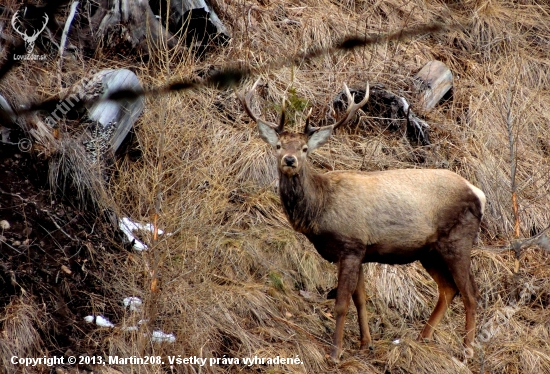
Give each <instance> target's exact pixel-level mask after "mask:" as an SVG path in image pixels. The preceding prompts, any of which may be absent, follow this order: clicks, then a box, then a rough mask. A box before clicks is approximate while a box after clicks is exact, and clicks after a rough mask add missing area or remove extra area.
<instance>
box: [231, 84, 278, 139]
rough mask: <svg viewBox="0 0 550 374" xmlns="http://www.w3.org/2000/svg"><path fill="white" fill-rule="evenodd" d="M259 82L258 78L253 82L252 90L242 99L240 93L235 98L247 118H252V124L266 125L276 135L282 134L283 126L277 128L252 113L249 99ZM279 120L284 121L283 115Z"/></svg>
mask: <svg viewBox="0 0 550 374" xmlns="http://www.w3.org/2000/svg"><path fill="white" fill-rule="evenodd" d="M260 80H261V78H258V79H257V80H256V82H254V84H253V85H252V88H251V89H250V91H248V93H247V94H246V95H245V96H244V97H243V96H242V93H240V92H239V93H237V98H238V99H239V100H240V102H241V104H242V106H243V108H244V110H245V111H246V114H248V116H249V117H250V118H252V120H253V121H254V122H256V123H258V122H260V121H261V122H263V123H265V124H267V125H268V126H270V127H273V128H274V129H275V130H276V131H277V132H278V133H279V132H282V130H283V125H284V124H279V126H277V125H276V124H275V123H273V122H268V121H266V120H264V119H263V118H260V117H258V116H256V115H255V114H254V112H252V109H251V105H250V98H251V97H252V94H253V93H254V89H255V88H256V86H257V85H258V83H260ZM283 113H284V106H283ZM281 119H282V120H283V121H284V114H281Z"/></svg>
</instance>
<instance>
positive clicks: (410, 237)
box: [238, 80, 486, 361]
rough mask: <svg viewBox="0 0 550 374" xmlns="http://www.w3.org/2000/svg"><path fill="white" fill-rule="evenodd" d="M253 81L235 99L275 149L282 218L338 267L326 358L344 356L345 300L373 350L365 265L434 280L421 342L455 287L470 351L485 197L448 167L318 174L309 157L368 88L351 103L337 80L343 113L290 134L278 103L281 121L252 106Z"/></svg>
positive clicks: (357, 105)
mask: <svg viewBox="0 0 550 374" xmlns="http://www.w3.org/2000/svg"><path fill="white" fill-rule="evenodd" d="M258 81H259V80H258ZM258 81H257V82H256V83H255V84H254V86H253V87H252V89H251V90H250V92H249V93H248V94H247V95H246V96H245V97H244V98H243V96H242V95H241V94H239V95H238V96H239V99H240V101H241V102H242V104H243V106H244V109H245V110H246V112H247V113H248V115H249V116H250V117H251V118H252V119H253V120H254V121H255V122H256V123H257V125H258V129H259V132H260V137H261V138H262V139H263V140H264V141H266V142H267V143H269V144H270V145H271V146H273V147H274V148H275V150H276V155H277V168H278V171H279V191H280V196H281V202H282V204H283V206H284V210H285V212H286V215H287V217H288V220H289V222H290V224H291V225H292V227H293V228H294V229H295V230H296V231H298V232H301V233H302V234H304V235H305V236H306V237H307V238H308V239H309V240H310V241H311V243H313V245H314V246H315V248H316V249H317V251H318V252H319V254H320V255H321V256H322V257H323V258H324V259H326V260H328V261H331V262H337V263H338V287H337V292H336V303H335V308H334V310H335V315H336V328H335V332H334V338H333V348H332V351H331V355H330V356H331V358H332V359H333V360H334V361H338V360H339V359H340V355H341V353H342V338H343V332H344V319H345V317H346V314H347V311H348V307H349V304H350V299H353V302H354V304H355V307H356V308H357V315H358V320H359V331H360V334H361V340H360V348H361V349H364V348H366V347H369V348H371V349H372V340H371V336H370V333H369V327H368V321H367V309H366V300H365V299H366V295H365V284H364V275H363V269H362V263H365V262H378V263H382V264H392V265H393V264H407V263H411V262H413V261H417V260H418V261H420V263H421V264H422V266H424V268H425V269H426V271H427V272H428V273H429V274H430V275H431V276H432V277H433V279H434V280H435V282H436V283H437V286H438V290H439V298H438V300H437V304H436V306H435V308H434V310H433V312H432V314H431V316H430V318H429V319H428V322H427V323H426V326H425V327H424V329H423V330H422V332H421V333H420V336H419V339H422V340H423V339H430V338H431V337H432V335H433V332H434V328H435V327H436V326H437V324H438V323H439V321H441V319H442V318H443V315H444V313H445V311H446V310H447V307H448V306H449V304H450V303H451V301H452V300H453V298H454V297H455V296H456V295H457V294H458V293H460V294H461V295H462V301H463V303H464V308H465V312H466V334H465V337H464V344H465V346H466V347H467V348H470V349H471V347H472V342H473V341H474V331H475V315H476V298H477V287H476V285H475V282H474V277H473V275H472V273H471V270H470V251H471V248H472V245H473V242H474V240H475V239H476V237H477V234H478V230H479V225H480V221H481V218H482V216H483V210H484V206H485V201H486V200H485V195H484V193H483V192H482V191H481V190H480V189H478V188H477V187H474V186H473V185H472V184H470V183H469V182H468V181H467V180H465V179H464V178H462V177H461V176H459V175H458V174H455V173H453V172H451V171H448V170H436V169H403V170H387V171H374V172H355V171H333V172H328V173H325V174H319V173H316V172H315V171H314V170H312V169H311V167H310V166H309V165H308V162H307V156H308V155H309V154H310V153H311V152H313V151H314V150H315V149H316V148H318V147H320V146H321V145H323V144H324V143H325V142H326V141H327V140H328V139H329V137H330V135H331V134H332V132H333V131H334V129H336V128H337V127H339V126H342V125H344V124H346V123H347V122H349V120H350V119H351V118H352V117H353V116H354V115H355V112H356V111H357V110H358V109H359V108H361V107H362V106H363V105H365V103H366V102H367V100H368V92H369V91H368V85H367V91H366V93H365V98H364V100H362V101H361V102H360V103H355V102H354V97H352V95H351V94H350V92H349V89H348V88H347V86H346V85H344V89H345V92H346V95H347V97H348V109H347V111H346V113H345V115H344V116H343V118H342V119H340V120H339V121H338V122H337V123H335V124H334V125H330V126H323V127H313V126H311V125H310V120H309V115H308V117H307V119H306V123H305V128H304V132H303V133H301V134H299V133H298V134H293V133H290V132H288V131H284V130H283V127H284V121H285V116H284V107H283V112H282V113H281V118H280V122H279V124H278V125H277V124H275V123H270V122H267V121H266V120H264V119H262V118H260V117H258V116H256V115H255V114H254V113H253V112H252V110H251V106H250V98H251V96H252V92H253V91H254V89H255V87H256V85H257V84H258ZM310 114H311V111H310Z"/></svg>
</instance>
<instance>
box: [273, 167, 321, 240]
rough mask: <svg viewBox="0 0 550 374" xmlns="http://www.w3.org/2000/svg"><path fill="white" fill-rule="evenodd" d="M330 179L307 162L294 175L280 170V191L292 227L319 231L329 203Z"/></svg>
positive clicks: (302, 230)
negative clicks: (322, 216) (320, 221)
mask: <svg viewBox="0 0 550 374" xmlns="http://www.w3.org/2000/svg"><path fill="white" fill-rule="evenodd" d="M327 184H328V180H326V178H323V175H321V174H318V173H316V172H314V171H313V170H311V169H310V168H309V167H308V165H307V164H305V165H304V166H303V167H302V169H301V170H300V172H299V173H298V174H296V175H294V176H287V175H286V174H283V173H282V172H281V171H279V193H280V196H281V202H282V204H283V206H284V209H285V212H286V215H287V217H288V220H289V222H290V224H291V225H292V227H293V228H294V229H295V230H296V231H298V232H301V233H303V234H309V233H315V232H316V231H318V230H317V229H318V222H319V218H320V216H321V214H322V212H323V210H324V207H325V206H326V203H327V193H326V192H327V191H328V187H329V186H327Z"/></svg>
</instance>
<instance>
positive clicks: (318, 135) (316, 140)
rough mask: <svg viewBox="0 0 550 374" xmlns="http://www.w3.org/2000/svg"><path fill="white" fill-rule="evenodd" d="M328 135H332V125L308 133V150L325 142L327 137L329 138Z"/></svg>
mask: <svg viewBox="0 0 550 374" xmlns="http://www.w3.org/2000/svg"><path fill="white" fill-rule="evenodd" d="M330 135H332V126H325V127H321V128H320V129H319V130H316V131H315V132H313V133H312V134H311V135H309V137H308V140H307V146H308V148H309V152H311V151H313V150H314V149H316V148H319V147H320V146H322V145H323V144H325V143H326V142H327V140H328V138H330Z"/></svg>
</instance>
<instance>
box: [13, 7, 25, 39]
mask: <svg viewBox="0 0 550 374" xmlns="http://www.w3.org/2000/svg"><path fill="white" fill-rule="evenodd" d="M18 20H19V11H16V12H15V13H14V15H13V17H11V25H12V27H13V29H14V30H15V32H17V33H18V34H20V35H24V34H25V33H24V32H22V31H21V30H19V27H17V24H16V21H18Z"/></svg>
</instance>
